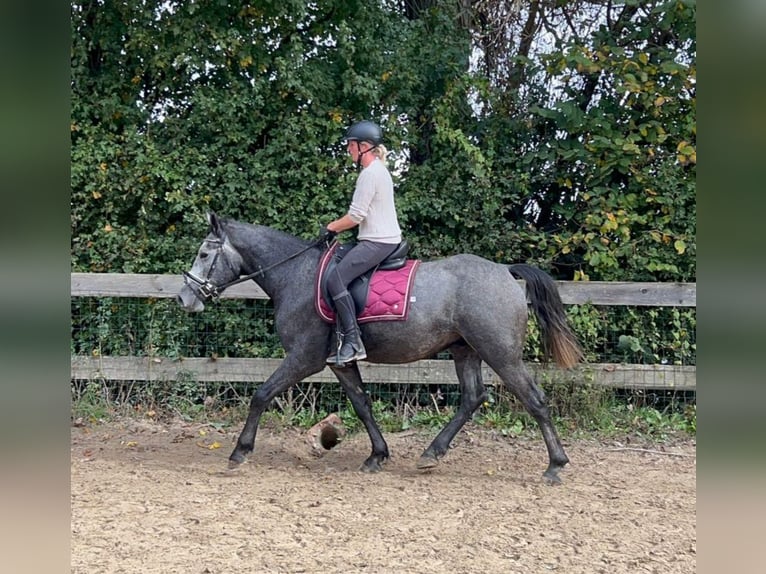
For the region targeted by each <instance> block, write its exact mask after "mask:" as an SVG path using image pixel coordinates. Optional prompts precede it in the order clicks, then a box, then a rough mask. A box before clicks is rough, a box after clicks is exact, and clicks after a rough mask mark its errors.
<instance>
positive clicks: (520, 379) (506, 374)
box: [176, 211, 582, 484]
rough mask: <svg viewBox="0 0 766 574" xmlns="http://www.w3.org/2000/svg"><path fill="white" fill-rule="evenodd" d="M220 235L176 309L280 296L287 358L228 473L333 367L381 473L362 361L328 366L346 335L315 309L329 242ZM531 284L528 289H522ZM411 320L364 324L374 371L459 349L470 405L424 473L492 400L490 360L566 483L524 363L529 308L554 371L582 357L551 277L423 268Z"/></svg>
mask: <svg viewBox="0 0 766 574" xmlns="http://www.w3.org/2000/svg"><path fill="white" fill-rule="evenodd" d="M207 220H208V224H209V231H208V234H207V236H206V237H205V238H204V240H203V241H202V244H201V245H200V247H199V250H198V252H197V255H196V258H195V260H194V263H193V264H192V267H191V270H190V271H188V272H185V273H184V283H183V286H182V287H181V289H180V291H179V293H178V295H177V297H176V300H177V302H178V304H179V305H180V306H181V307H182V308H183V309H184V310H186V311H187V312H201V311H203V310H204V308H205V304H206V303H207V302H208V301H210V300H214V299H216V298H217V296H218V295H220V293H221V292H222V291H223V290H224V289H226V288H227V287H229V286H231V285H233V284H235V283H239V282H241V281H243V280H253V281H255V282H256V283H257V284H258V285H259V286H260V287H261V289H262V290H263V291H264V292H265V293H266V294H267V295H268V296H269V297H270V298H271V300H272V302H273V308H274V319H275V326H276V331H277V334H278V336H279V339H280V342H281V344H282V346H283V348H284V350H285V352H286V355H285V358H284V359H283V360H282V362H281V364H280V365H279V367H278V368H277V369H276V370H275V371H274V372H273V373H272V374H271V375H270V376H269V377H268V379H267V380H266V381H265V382H264V383H263V384H262V385H260V386H259V387H258V389H257V390H256V391H255V393H254V394H253V396H252V398H251V401H250V408H249V413H248V416H247V420H246V422H245V424H244V427H243V429H242V431H241V433H240V435H239V437H238V439H237V443H236V446H235V447H234V450H233V451H232V453H231V455H230V456H229V463H228V464H229V467H230V468H232V469H235V468H237V467H238V466H239V465H241V464H242V463H243V462H245V461H246V460H247V455H249V454H251V453H252V452H253V450H254V446H255V436H256V431H257V428H258V424H259V420H260V417H261V415H262V414H263V412H264V411H265V410H266V408H267V407H268V405H269V404H270V403H271V401H272V400H273V399H274V398H275V397H276V396H278V395H279V394H281V393H283V392H284V391H286V390H287V389H288V388H290V387H291V386H293V385H295V384H297V383H299V382H301V381H302V380H304V379H306V378H307V377H310V376H311V375H313V374H315V373H318V372H320V371H322V370H323V369H324V368H325V367H327V366H329V368H330V369H331V370H332V371H333V373H334V374H335V376H336V377H337V378H338V380H339V381H340V383H341V385H342V388H343V389H344V392H345V393H346V395H347V396H348V398H349V400H350V402H351V404H352V407H353V409H354V412H355V413H356V415H357V416H358V417H359V419H360V420H361V422H362V423H363V424H364V427H365V429H366V431H367V434H368V435H369V438H370V442H371V445H372V452H371V454H370V456H369V457H368V458H367V459H366V460H365V461H364V463H363V464H362V466H361V468H360V470H361V471H363V472H378V471H380V470H381V469H382V464H383V463H384V462H386V460H388V458H389V451H388V445H387V443H386V441H385V439H384V438H383V435H382V433H381V431H380V429H379V427H378V425H377V423H376V421H375V419H374V417H373V414H372V409H371V404H370V400H369V397H368V395H367V393H366V392H365V390H364V387H363V381H362V377H361V374H360V370H359V366H358V365H357V364H356V363H350V364H347V365H342V366H338V365H335V364H330V365H328V364H327V363H326V359H327V356H328V354H329V352H330V350H331V346H332V345H333V341H334V339H335V327H334V326H333V325H332V324H329V323H328V322H327V321H324V320H322V318H321V317H320V316H319V313H318V312H317V308H316V306H315V289H316V281H315V279H316V275H317V269H318V263H319V261H320V259H321V257H322V255H323V253H325V252H326V250H327V248H328V246H329V241H328V240H327V238H326V237H325V238H324V239H317V240H314V241H309V240H305V239H302V238H299V237H295V236H293V235H290V234H288V233H285V232H283V231H280V230H277V229H273V228H270V227H267V226H263V225H255V224H249V223H244V222H240V221H237V220H235V219H231V218H223V217H219V216H218V215H217V214H215V213H214V212H212V211H211V212H208V213H207ZM519 279H523V280H524V282H525V286H526V294H525V290H524V288H522V286H521V285H520V283H519V281H518V280H519ZM411 289H412V292H411V295H412V297H411V299H410V301H412V303H411V304H410V309H409V313H408V316H407V317H406V320H399V321H379V322H368V323H365V324H363V325H360V328H361V331H362V337H363V340H364V345H365V347H366V349H367V358H366V361H368V362H371V363H385V364H404V363H410V362H413V361H417V360H420V359H424V358H428V357H432V356H434V355H435V354H436V353H439V352H441V351H448V352H449V353H450V355H451V357H452V360H453V361H454V365H455V370H456V373H457V378H458V382H459V388H460V393H461V399H460V405H459V407H458V409H457V411H456V412H455V414H454V416H453V417H452V419H451V420H450V421H449V422H448V423H447V424H446V425H445V426H444V428H442V429H441V431H440V432H439V433H438V434H437V436H436V437H435V438H434V439H433V441H432V442H431V443H430V445H429V446H428V447H427V448H426V449H425V451H424V452H423V453H422V455H421V456H420V458H419V460H418V462H417V464H416V468H418V469H420V470H431V469H433V468H434V467H435V466H437V464H438V461H439V459H441V458H442V457H443V456H444V455H445V454H446V453H447V450H448V448H449V445H450V443H451V441H452V439H453V438H454V437H455V435H456V434H457V433H458V431H459V430H460V429H461V428H462V427H463V425H464V424H465V423H466V422H467V421H468V420H469V419H470V417H471V416H472V414H473V413H474V411H475V410H476V409H477V408H478V407H479V406H480V405H481V404H482V403H483V402H484V401H485V400H486V399H487V392H486V388H485V386H484V383H483V381H482V374H481V365H482V362H485V363H486V364H488V365H489V366H490V367H491V368H492V369H493V370H494V372H495V373H496V374H497V375H498V376H499V378H500V379H501V380H502V382H503V384H504V385H505V386H506V387H507V388H508V389H509V390H510V391H511V392H512V393H513V395H514V396H516V397H517V398H518V399H519V401H520V402H521V404H522V405H523V406H524V408H525V409H526V410H527V411H528V412H529V413H530V414H531V415H532V417H534V419H535V421H536V422H537V423H538V425H539V427H540V429H541V431H542V436H543V439H544V441H545V446H546V448H547V451H548V459H549V463H548V467H547V468H546V469H545V471H544V473H543V481H544V482H545V483H547V484H560V483H561V478H560V476H559V471H560V470H561V469H562V468H563V467H564V466H565V465H566V464H567V463H568V462H569V458H568V457H567V455H566V453H565V451H564V448H563V446H562V444H561V440H560V439H559V437H558V434H557V432H556V429H555V428H554V425H553V422H552V420H551V416H550V412H549V408H548V405H547V400H546V397H545V394H544V392H543V390H542V389H541V388H540V387H539V386H538V385H537V384H536V383H535V381H534V379H533V378H532V376H531V375H530V373H529V371H528V370H527V368H526V366H525V365H524V363H523V361H522V353H523V346H524V342H525V339H526V332H527V322H528V318H529V317H528V301H527V297H529V306H530V307H531V308H532V310H533V312H534V313H535V315H536V316H537V319H538V324H539V327H540V332H541V335H542V339H543V350H544V354H545V360H546V362H547V361H548V360H549V359H551V358H552V359H553V360H554V362H555V363H556V365H558V366H559V367H561V368H570V367H573V366H575V365H576V364H577V363H578V362H579V361H580V360H581V359H582V349H581V346H580V344H579V342H578V340H577V338H576V336H575V335H574V333H573V331H572V330H571V328H570V326H569V324H568V322H567V318H566V314H565V312H564V306H563V304H562V301H561V298H560V296H559V293H558V288H557V285H556V283H555V281H553V279H552V277H551V276H550V275H548V274H547V273H545V272H544V271H542V270H540V269H538V268H535V267H533V266H530V265H527V264H523V263H519V264H513V265H505V264H500V263H494V262H491V261H489V260H487V259H484V258H482V257H479V256H476V255H472V254H457V255H452V256H449V257H446V258H441V259H435V260H429V261H421V262H420V265H419V268H418V271H417V275H416V276H415V278H414V281H413V283H412V287H411Z"/></svg>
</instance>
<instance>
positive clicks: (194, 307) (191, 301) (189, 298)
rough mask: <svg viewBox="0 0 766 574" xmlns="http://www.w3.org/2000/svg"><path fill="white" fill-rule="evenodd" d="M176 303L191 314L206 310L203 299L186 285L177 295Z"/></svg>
mask: <svg viewBox="0 0 766 574" xmlns="http://www.w3.org/2000/svg"><path fill="white" fill-rule="evenodd" d="M176 302H177V303H178V304H179V305H180V306H181V308H182V309H183V310H184V311H187V312H189V313H199V312H200V311H203V310H204V309H205V304H204V303H203V302H202V299H201V298H200V297H199V296H198V295H197V294H196V293H195V292H194V289H192V288H191V287H190V286H189V285H184V286H183V287H182V288H181V291H179V292H178V295H176Z"/></svg>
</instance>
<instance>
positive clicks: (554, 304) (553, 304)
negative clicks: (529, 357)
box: [508, 263, 583, 369]
mask: <svg viewBox="0 0 766 574" xmlns="http://www.w3.org/2000/svg"><path fill="white" fill-rule="evenodd" d="M508 270H509V271H510V272H511V274H512V275H513V276H514V277H515V278H516V279H523V280H524V281H525V282H526V284H527V297H528V298H529V302H530V304H531V305H532V310H533V311H534V313H535V316H536V317H537V322H538V324H539V325H540V330H541V332H542V335H543V336H542V340H543V352H544V354H545V356H546V358H552V359H553V360H554V361H555V362H556V364H557V365H558V366H559V367H563V368H565V369H568V368H570V367H574V366H575V365H576V364H577V363H579V362H580V361H581V360H582V358H583V351H582V347H580V343H579V342H578V341H577V337H575V334H574V333H573V332H572V329H571V328H570V327H569V323H568V322H567V316H566V313H565V312H564V304H563V303H562V302H561V296H560V295H559V290H558V286H557V285H556V282H555V281H554V280H553V278H552V277H551V276H550V275H548V274H547V273H546V272H545V271H542V270H540V269H538V268H537V267H532V266H531V265H526V264H525V263H517V264H515V265H509V266H508Z"/></svg>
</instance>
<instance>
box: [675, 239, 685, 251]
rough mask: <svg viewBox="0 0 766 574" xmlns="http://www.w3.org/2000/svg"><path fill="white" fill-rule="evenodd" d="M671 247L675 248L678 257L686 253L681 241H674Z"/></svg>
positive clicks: (683, 243)
mask: <svg viewBox="0 0 766 574" xmlns="http://www.w3.org/2000/svg"><path fill="white" fill-rule="evenodd" d="M673 247H675V248H676V251H677V252H678V254H679V255H683V254H684V252H685V251H686V243H685V242H684V240H683V239H676V241H675V243H673Z"/></svg>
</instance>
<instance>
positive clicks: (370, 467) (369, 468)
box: [359, 460, 383, 474]
mask: <svg viewBox="0 0 766 574" xmlns="http://www.w3.org/2000/svg"><path fill="white" fill-rule="evenodd" d="M381 470H383V467H382V466H381V465H380V463H379V462H378V461H377V460H374V461H365V462H364V464H362V466H360V467H359V471H360V472H366V473H367V474H375V473H376V472H380V471H381Z"/></svg>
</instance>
